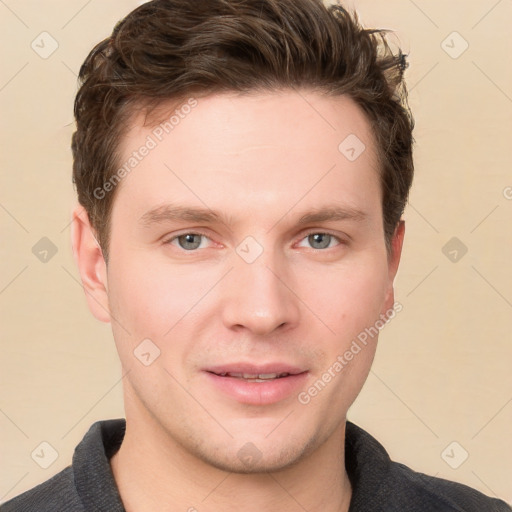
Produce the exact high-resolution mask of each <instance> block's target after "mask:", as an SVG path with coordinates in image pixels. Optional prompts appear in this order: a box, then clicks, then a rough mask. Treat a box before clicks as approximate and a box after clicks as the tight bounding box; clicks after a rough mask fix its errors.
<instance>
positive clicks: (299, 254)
mask: <svg viewBox="0 0 512 512" xmlns="http://www.w3.org/2000/svg"><path fill="white" fill-rule="evenodd" d="M169 108H170V107H169ZM162 109H163V110H162V112H164V111H165V105H164V106H162ZM171 111H172V110H171ZM153 129H154V127H152V126H144V119H143V118H142V117H140V115H139V116H138V117H134V119H133V120H132V129H131V131H130V132H129V133H128V135H127V136H126V138H125V139H124V141H123V144H122V147H121V150H122V155H123V156H124V157H126V158H128V156H129V155H130V154H131V152H132V151H133V150H135V149H136V148H139V147H140V146H141V145H143V144H144V142H145V140H146V137H147V136H148V135H150V134H151V133H152V130H153ZM349 134H356V135H357V137H358V138H359V139H360V140H361V141H363V143H364V144H365V146H366V149H365V151H364V152H363V153H362V154H361V155H360V156H359V158H357V159H356V160H355V161H353V162H351V161H349V160H348V159H347V158H346V157H345V156H344V155H343V154H342V153H341V152H340V151H339V150H338V146H339V144H340V143H341V142H342V141H343V140H344V139H345V138H346V137H347V136H348V135H349ZM123 161H124V160H123ZM118 187H119V188H118V190H116V197H115V201H114V205H113V210H112V223H111V245H110V253H109V262H108V268H107V266H106V264H105V261H104V259H103V256H102V253H101V250H100V248H99V246H98V244H97V243H96V240H95V238H94V233H93V230H92V229H91V226H90V225H89V221H88V218H87V215H86V214H85V213H83V211H82V209H81V208H80V207H77V208H76V210H75V212H74V222H73V235H72V236H73V249H74V254H75V258H76V261H77V265H78V268H79V271H80V274H81V278H82V282H83V285H84V289H85V292H86V296H87V299H88V304H89V307H90V309H91V311H92V313H93V314H94V315H95V317H96V318H98V319H99V320H101V321H103V322H111V324H112V331H113V335H114V339H115V343H116V347H117V350H118V353H119V356H120V360H121V364H122V367H123V372H124V373H125V377H124V379H123V390H124V400H125V411H126V419H127V429H126V435H125V438H124V441H123V443H122V445H121V448H120V450H119V451H118V452H117V453H116V455H115V456H114V457H113V458H112V459H111V467H112V471H113V474H114V477H115V480H116V483H117V485H118V487H119V490H120V494H121V497H122V499H123V502H124V504H125V507H126V510H127V511H128V512H131V511H136V510H146V511H153V510H154V511H157V510H158V511H159V512H161V511H167V510H168V511H171V510H193V509H194V508H195V509H197V510H199V511H200V512H201V511H220V510H222V511H231V510H233V511H234V510H245V511H261V510H267V511H277V510H279V511H282V510H289V511H294V510H297V511H299V510H304V509H306V510H309V511H320V510H322V511H339V510H345V511H346V510H348V507H349V503H350V497H351V492H352V491H351V487H350V482H349V480H348V476H347V473H346V471H345V464H344V438H345V421H346V414H347V411H348V409H349V407H350V406H351V404H352V403H353V401H354V400H355V398H356V397H357V395H358V394H359V392H360V390H361V388H362V386H363V384H364V382H365V380H366V378H367V376H368V373H369V370H370V367H371V364H372V360H373V357H374V353H375V349H376V343H377V337H375V338H373V339H372V340H371V341H370V342H369V343H368V345H367V346H366V347H365V348H364V349H363V350H361V351H360V352H359V353H358V354H357V355H356V356H355V357H354V358H353V359H352V361H350V363H349V364H348V365H347V366H346V367H344V368H343V370H342V371H341V372H339V373H338V374H336V377H335V378H332V380H331V381H330V382H329V383H328V384H327V385H326V386H325V388H324V389H323V390H322V391H321V392H319V393H318V395H317V396H315V397H314V398H313V399H312V400H311V401H310V403H308V404H307V405H303V404H301V403H299V401H298V399H297V393H292V395H290V396H288V397H286V398H285V399H283V400H281V401H278V402H277V403H272V404H267V405H254V404H247V403H241V402H239V401H237V400H235V399H233V398H231V397H228V396H226V395H225V394H224V393H222V392H221V391H219V390H218V389H217V388H216V387H215V386H212V385H211V382H210V381H209V379H208V378H206V374H205V372H204V371H203V369H204V368H205V367H207V366H208V365H214V364H222V363H225V362H238V361H245V362H254V363H258V364H263V363H266V362H269V361H272V362H274V361H280V362H286V363H289V364H293V365H297V366H299V367H301V368H304V369H307V370H308V374H307V381H306V382H305V385H304V387H303V388H302V390H307V389H308V388H309V387H310V386H311V385H312V384H313V383H314V382H315V381H317V380H318V379H320V378H321V376H322V374H324V372H325V371H327V369H328V368H329V367H331V366H332V365H333V363H334V362H335V361H336V358H337V357H338V355H340V354H343V353H344V352H345V351H346V350H347V349H348V348H349V347H350V344H351V342H352V340H354V339H355V338H356V337H357V335H358V334H359V333H360V332H362V331H364V329H365V328H367V327H369V326H372V325H374V324H375V322H376V321H377V320H378V319H379V318H380V316H379V315H381V314H385V313H386V311H389V310H390V309H391V308H392V306H393V303H394V295H393V280H394V277H395V275H396V271H397V268H398V264H399V259H400V254H401V249H402V241H403V236H404V224H403V221H402V222H400V223H399V225H398V227H397V230H396V231H395V235H394V237H393V239H392V250H391V252H390V253H388V252H387V250H386V246H385V240H384V231H383V217H382V206H381V189H380V180H379V177H378V165H377V158H376V149H375V142H374V138H373V135H372V133H371V129H370V125H369V123H368V121H367V120H366V118H365V116H364V114H363V113H362V111H361V110H360V109H359V107H357V106H356V104H355V103H354V102H353V101H352V100H351V99H349V98H348V97H344V96H341V97H336V98H333V97H325V96H323V95H321V94H319V93H318V92H314V91H300V93H299V92H297V91H292V90H285V91H281V92H269V93H258V94H253V95H250V96H247V95H245V96H239V95H235V94H221V95H213V96H208V97H205V98H200V99H198V105H197V107H195V108H194V109H193V110H192V111H191V113H190V114H189V115H188V116H186V118H185V119H183V120H182V121H181V122H180V124H179V125H178V126H177V127H176V128H175V129H174V130H173V131H172V132H171V134H169V135H168V136H166V137H165V138H164V139H163V140H162V141H161V142H160V143H159V144H158V146H157V147H156V148H155V149H153V150H152V151H151V152H150V153H149V154H148V155H147V156H146V157H145V158H144V159H143V160H142V161H141V162H140V163H139V164H138V166H137V167H136V169H134V170H133V171H132V172H131V173H130V174H128V175H127V176H126V177H125V178H124V179H123V180H122V182H121V183H120V184H119V185H118ZM165 203H172V204H174V205H180V206H184V207H194V208H195V207H199V208H206V207H207V208H210V209H211V210H215V211H218V212H220V213H221V214H223V215H224V216H225V220H224V222H216V223H204V222H203V223H199V222H191V221H175V220H168V221H164V222H159V223H154V224H152V225H149V226H146V227H144V226H143V225H142V224H141V222H140V218H141V217H142V216H143V215H144V214H145V213H146V212H147V211H149V210H151V209H153V208H155V207H158V206H161V205H163V204H165ZM332 205H336V206H339V207H341V208H345V209H350V211H354V210H357V211H359V212H361V213H362V214H363V215H362V217H361V218H358V219H353V218H347V219H342V220H330V221H319V222H314V223H312V224H308V225H304V226H303V225H301V226H299V225H298V219H299V218H300V217H301V216H302V215H303V214H304V213H306V212H308V211H311V210H313V209H319V208H322V207H324V206H332ZM197 231H199V232H200V233H203V234H204V235H206V236H205V237H203V238H201V237H199V238H198V239H195V240H196V241H197V240H199V241H200V246H199V247H198V248H197V249H194V250H188V251H187V250H186V249H184V248H182V246H180V244H179V241H180V240H181V241H182V244H183V243H184V242H183V239H174V241H173V242H172V243H166V242H168V240H169V239H170V238H171V237H172V236H176V235H183V234H185V233H196V232H197ZM325 232H327V233H330V234H332V235H333V238H327V240H328V244H327V245H328V247H327V248H318V247H323V246H321V244H319V243H318V241H317V242H315V240H317V239H316V238H314V237H313V239H312V237H309V236H308V235H310V234H311V233H325ZM248 236H251V237H253V238H254V239H255V240H256V241H257V242H258V243H259V245H260V246H261V247H262V248H263V252H262V254H261V255H260V256H259V257H258V258H257V259H256V260H255V261H254V262H252V263H247V262H246V261H245V260H244V259H243V258H242V257H240V255H239V254H238V253H237V252H236V248H237V246H238V245H239V244H240V243H241V242H242V241H243V240H244V239H245V238H246V237H248ZM324 240H325V239H324ZM196 245H197V244H196ZM146 338H149V339H150V340H152V342H153V343H154V344H155V345H157V346H158V348H159V349H160V351H161V352H160V356H159V357H158V358H157V359H155V361H154V362H153V363H152V364H150V365H149V366H145V365H144V364H141V362H140V361H139V360H138V359H137V358H136V357H135V356H134V350H135V349H136V347H137V346H138V345H139V344H140V343H141V341H142V340H144V339H146ZM299 391H300V390H299ZM248 442H250V443H253V445H254V446H255V447H256V448H257V450H258V451H259V453H260V457H259V459H258V460H254V461H253V463H252V464H250V465H249V466H248V465H247V464H244V463H243V462H242V460H241V459H240V457H239V456H238V455H237V453H238V451H239V450H240V449H241V448H242V447H243V446H244V445H246V444H247V443H248ZM255 459H256V458H255Z"/></svg>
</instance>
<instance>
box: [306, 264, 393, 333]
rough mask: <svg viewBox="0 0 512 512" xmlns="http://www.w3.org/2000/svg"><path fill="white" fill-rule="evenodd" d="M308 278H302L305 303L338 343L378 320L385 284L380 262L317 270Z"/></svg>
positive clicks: (384, 273) (382, 266)
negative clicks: (327, 327) (330, 331)
mask: <svg viewBox="0 0 512 512" xmlns="http://www.w3.org/2000/svg"><path fill="white" fill-rule="evenodd" d="M308 276H309V277H307V278H306V279H304V278H302V279H301V281H302V283H303V284H302V285H301V290H302V292H301V293H302V296H303V297H304V302H305V303H306V304H307V305H308V306H310V307H311V310H312V311H314V312H315V313H317V315H318V317H319V318H320V319H321V320H322V321H323V322H324V323H325V324H327V325H328V326H329V327H330V328H331V329H332V331H334V332H335V334H334V337H335V338H336V339H337V340H338V342H339V341H341V340H345V341H346V340H347V338H350V337H352V336H355V335H357V334H358V333H359V332H360V331H361V330H364V329H365V328H366V327H368V326H369V325H373V324H374V322H375V321H376V320H377V319H378V318H379V315H380V312H381V309H382V306H383V303H384V300H385V297H386V291H387V282H388V280H387V267H386V266H385V265H383V264H382V263H381V262H380V261H379V260H376V259H372V260H370V259H366V261H363V260H362V259H361V261H360V262H356V263H354V264H347V265H341V264H340V265H339V266H336V267H334V266H333V267H330V268H325V269H318V268H317V270H316V272H314V273H310V274H308ZM331 334H332V333H331Z"/></svg>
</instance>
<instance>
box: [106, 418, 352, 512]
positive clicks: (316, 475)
mask: <svg viewBox="0 0 512 512" xmlns="http://www.w3.org/2000/svg"><path fill="white" fill-rule="evenodd" d="M126 420H127V421H126V433H125V437H124V439H123V442H122V444H121V447H120V448H119V450H118V452H117V453H116V454H115V455H114V456H113V457H112V458H111V460H110V465H111V468H112V472H113V475H114V479H115V481H116V484H117V487H118V489H119V493H120V495H121V498H122V501H123V504H124V508H125V510H126V512H136V511H139V510H144V511H148V512H157V511H158V512H171V511H174V510H184V511H188V512H203V511H206V510H207V511H212V512H214V511H215V512H216V511H223V512H224V511H226V512H231V511H233V512H234V511H237V512H238V511H239V510H244V511H247V512H253V511H254V512H257V511H258V512H259V511H261V510H266V511H269V512H277V511H279V512H281V511H282V510H295V509H296V510H308V511H310V512H317V511H323V512H340V511H341V512H347V511H348V509H349V506H350V499H351V494H352V489H351V486H350V481H349V478H348V475H347V472H346V470H345V462H344V461H345V451H344V446H345V423H342V425H341V426H340V428H339V429H338V430H337V431H336V432H334V434H333V435H331V436H330V437H329V438H328V439H327V440H326V441H325V442H324V443H323V444H322V445H321V446H320V447H319V448H318V449H316V450H315V451H314V452H313V453H311V454H310V455H308V456H307V457H305V458H303V459H301V460H300V461H298V462H297V463H296V464H294V465H293V466H291V467H289V468H287V469H284V470H282V471H277V472H269V473H256V474H253V473H252V474H237V473H228V472H226V471H223V470H220V469H218V468H215V467H213V466H211V465H210V464H207V463H206V462H204V461H202V460H200V459H198V458H197V457H195V456H194V454H192V453H190V452H189V451H187V450H185V449H184V448H183V447H182V446H181V445H180V444H178V443H176V442H175V441H174V440H173V439H172V438H170V436H169V435H168V434H167V433H166V432H165V431H164V430H163V429H162V428H161V426H160V425H159V424H158V423H157V422H156V421H155V420H154V418H152V417H151V416H150V415H149V414H147V415H146V416H143V415H141V414H140V411H137V414H133V416H131V415H129V408H126Z"/></svg>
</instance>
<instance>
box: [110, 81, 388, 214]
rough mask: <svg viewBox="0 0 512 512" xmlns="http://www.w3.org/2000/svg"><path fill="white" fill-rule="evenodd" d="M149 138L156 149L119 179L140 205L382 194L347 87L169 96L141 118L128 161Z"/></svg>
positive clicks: (354, 203)
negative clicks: (336, 91)
mask: <svg viewBox="0 0 512 512" xmlns="http://www.w3.org/2000/svg"><path fill="white" fill-rule="evenodd" d="M148 121H151V122H148ZM143 146H148V147H150V149H149V150H145V151H144V153H145V156H144V157H143V158H140V157H139V160H137V162H135V161H133V162H132V163H134V164H136V165H134V167H133V169H130V171H129V172H128V173H126V177H125V178H123V180H122V181H121V182H120V184H119V188H120V189H122V190H121V191H118V193H119V194H120V196H125V199H126V200H127V201H129V202H130V204H131V205H132V206H133V207H134V208H138V207H139V203H145V204H144V205H142V204H141V205H140V208H143V207H146V206H148V204H149V203H152V204H151V205H150V206H156V205H158V204H160V203H161V204H163V203H165V202H173V203H182V202H183V201H182V199H185V200H186V201H187V202H189V203H190V202H193V203H195V204H196V205H199V204H200V203H201V202H202V203H203V204H202V206H205V204H204V203H205V201H206V199H208V201H209V202H216V203H217V204H216V206H217V208H216V209H224V210H226V209H229V208H230V207H232V208H233V209H235V207H236V206H237V205H238V204H241V203H244V204H245V208H248V207H252V208H253V210H252V211H253V212H254V211H259V210H263V209H265V208H266V207H272V206H273V205H274V203H276V202H280V203H281V205H282V206H283V207H284V206H288V207H292V206H293V203H297V202H299V201H304V200H305V199H306V197H305V196H307V199H309V200H310V201H316V200H317V199H319V198H320V196H324V197H326V195H329V194H330V195H331V196H335V195H336V196H337V197H339V198H340V199H343V201H344V203H345V205H346V206H348V207H353V208H357V209H360V207H361V206H362V203H365V202H368V201H367V200H369V198H372V200H373V202H375V199H376V196H379V197H380V184H379V178H378V174H379V173H378V163H377V157H376V148H375V143H374V137H373V134H372V130H371V126H370V124H369V123H368V121H367V119H366V117H365V115H364V113H363V112H362V110H361V109H360V108H359V107H358V106H357V105H356V104H355V102H354V101H353V100H352V99H350V98H349V97H347V96H337V97H332V96H325V95H321V94H319V93H316V92H312V91H281V92H271V93H258V94H255V93H252V94H243V95H239V94H234V93H230V94H228V93H225V94H218V95H212V96H207V97H202V98H201V97H199V98H185V99H183V100H181V101H179V102H176V101H173V102H167V103H162V104H161V105H159V107H158V108H157V109H156V110H154V111H153V112H152V113H151V116H150V117H148V118H146V117H145V115H144V113H143V112H140V113H139V114H138V115H136V116H134V117H133V119H132V123H131V128H130V130H129V132H128V134H127V135H126V136H125V137H124V139H123V141H122V144H121V146H120V150H121V151H120V155H121V164H126V163H127V162H128V161H129V160H130V159H132V160H133V159H134V158H136V157H134V156H133V155H134V153H137V152H139V153H140V151H139V150H140V149H141V148H143ZM123 189H124V192H123ZM331 202H332V201H331ZM208 206H210V205H209V204H208ZM212 207H213V206H212ZM142 213H143V212H142Z"/></svg>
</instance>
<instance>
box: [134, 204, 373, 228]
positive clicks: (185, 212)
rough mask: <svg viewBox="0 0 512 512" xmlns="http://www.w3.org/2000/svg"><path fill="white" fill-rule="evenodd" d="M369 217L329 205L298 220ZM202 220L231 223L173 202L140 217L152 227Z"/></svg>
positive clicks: (142, 221)
mask: <svg viewBox="0 0 512 512" xmlns="http://www.w3.org/2000/svg"><path fill="white" fill-rule="evenodd" d="M367 217H368V215H367V213H366V212H364V211H362V210H359V209H357V208H352V207H341V206H336V205H335V206H327V207H323V208H314V209H312V210H310V211H308V212H307V213H304V214H303V215H302V216H301V217H300V218H299V219H298V221H297V225H299V226H302V225H305V224H312V223H315V222H328V221H344V220H350V221H357V222H360V221H363V220H365V219H366V218H367ZM173 221H174V222H176V221H178V222H179V221H182V222H201V223H206V224H214V223H222V224H228V225H229V224H230V218H227V217H226V216H225V215H223V214H222V213H219V212H216V211H214V210H210V209H208V208H192V207H186V206H178V205H172V204H164V205H161V206H158V207H156V208H153V209H151V210H148V211H147V212H146V213H144V214H143V215H142V216H141V217H140V218H139V222H140V223H141V224H142V225H143V226H144V227H150V226H152V225H153V224H163V223H166V222H173Z"/></svg>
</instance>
